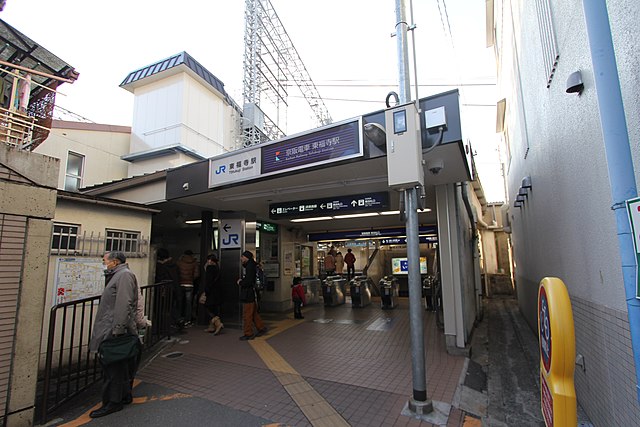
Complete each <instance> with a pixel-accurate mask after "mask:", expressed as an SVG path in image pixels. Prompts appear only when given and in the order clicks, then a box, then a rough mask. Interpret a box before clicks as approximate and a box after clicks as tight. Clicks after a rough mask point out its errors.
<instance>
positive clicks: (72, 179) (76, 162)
mask: <svg viewBox="0 0 640 427" xmlns="http://www.w3.org/2000/svg"><path fill="white" fill-rule="evenodd" d="M83 171H84V156H83V155H82V154H76V153H72V152H71V151H69V153H68V155H67V173H66V175H65V179H64V189H65V190H67V191H78V189H79V188H80V186H81V185H82V173H83Z"/></svg>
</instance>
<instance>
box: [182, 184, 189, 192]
mask: <svg viewBox="0 0 640 427" xmlns="http://www.w3.org/2000/svg"><path fill="white" fill-rule="evenodd" d="M182 189H183V190H184V191H189V183H188V182H185V183H184V184H182Z"/></svg>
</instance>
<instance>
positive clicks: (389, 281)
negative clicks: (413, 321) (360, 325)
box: [379, 276, 400, 310]
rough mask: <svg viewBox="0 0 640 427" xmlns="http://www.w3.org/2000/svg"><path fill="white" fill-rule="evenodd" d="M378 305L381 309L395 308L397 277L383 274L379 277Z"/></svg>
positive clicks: (396, 303)
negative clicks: (383, 275)
mask: <svg viewBox="0 0 640 427" xmlns="http://www.w3.org/2000/svg"><path fill="white" fill-rule="evenodd" d="M379 287H380V306H381V307H382V309H383V310H388V309H392V308H395V307H396V305H398V288H399V287H400V285H399V283H398V279H396V278H395V277H393V276H385V277H383V278H382V279H380V283H379Z"/></svg>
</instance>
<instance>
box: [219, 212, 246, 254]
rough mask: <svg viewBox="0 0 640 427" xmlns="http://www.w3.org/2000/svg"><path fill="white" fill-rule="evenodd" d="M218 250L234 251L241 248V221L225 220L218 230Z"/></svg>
mask: <svg viewBox="0 0 640 427" xmlns="http://www.w3.org/2000/svg"><path fill="white" fill-rule="evenodd" d="M218 234H219V239H220V248H221V249H234V248H241V247H242V239H241V236H242V234H243V229H242V220H240V219H231V220H226V221H225V223H224V225H223V226H222V227H221V228H220V230H219V233H218Z"/></svg>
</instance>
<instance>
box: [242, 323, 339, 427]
mask: <svg viewBox="0 0 640 427" xmlns="http://www.w3.org/2000/svg"><path fill="white" fill-rule="evenodd" d="M299 323H300V322H299V321H295V320H292V319H287V320H283V321H281V322H278V324H277V326H275V327H274V328H273V329H271V330H270V331H269V335H268V336H264V337H260V338H257V339H255V340H252V341H250V342H249V343H250V344H251V347H252V348H253V349H254V350H255V352H256V353H257V354H258V356H260V358H261V359H262V361H263V362H264V364H265V365H267V368H269V370H270V371H271V372H273V374H274V375H275V377H276V378H277V379H278V381H279V382H280V384H282V386H283V387H284V389H285V390H286V391H287V393H288V394H289V396H291V398H292V399H293V401H294V402H296V405H298V407H299V408H300V410H301V411H302V413H303V414H304V415H305V416H306V417H307V419H308V420H309V422H310V423H311V425H313V426H317V427H324V426H327V427H337V426H349V423H348V422H347V421H346V420H345V419H344V418H342V416H341V415H340V414H339V413H338V412H336V410H335V409H334V408H333V407H332V406H331V405H329V403H328V402H327V401H326V400H324V398H323V397H322V396H320V394H319V393H318V392H317V391H315V390H314V389H313V387H311V385H310V384H309V383H308V382H307V381H305V379H304V378H303V377H302V376H301V375H300V374H299V373H298V372H297V371H296V370H295V369H293V367H292V366H291V365H289V363H287V361H286V360H284V358H283V357H282V356H280V354H278V352H276V351H275V349H274V348H273V347H271V345H269V344H268V343H267V339H268V338H270V337H273V336H274V335H276V334H278V333H280V332H282V331H285V330H287V329H289V328H291V327H293V326H295V325H297V324H299Z"/></svg>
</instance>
